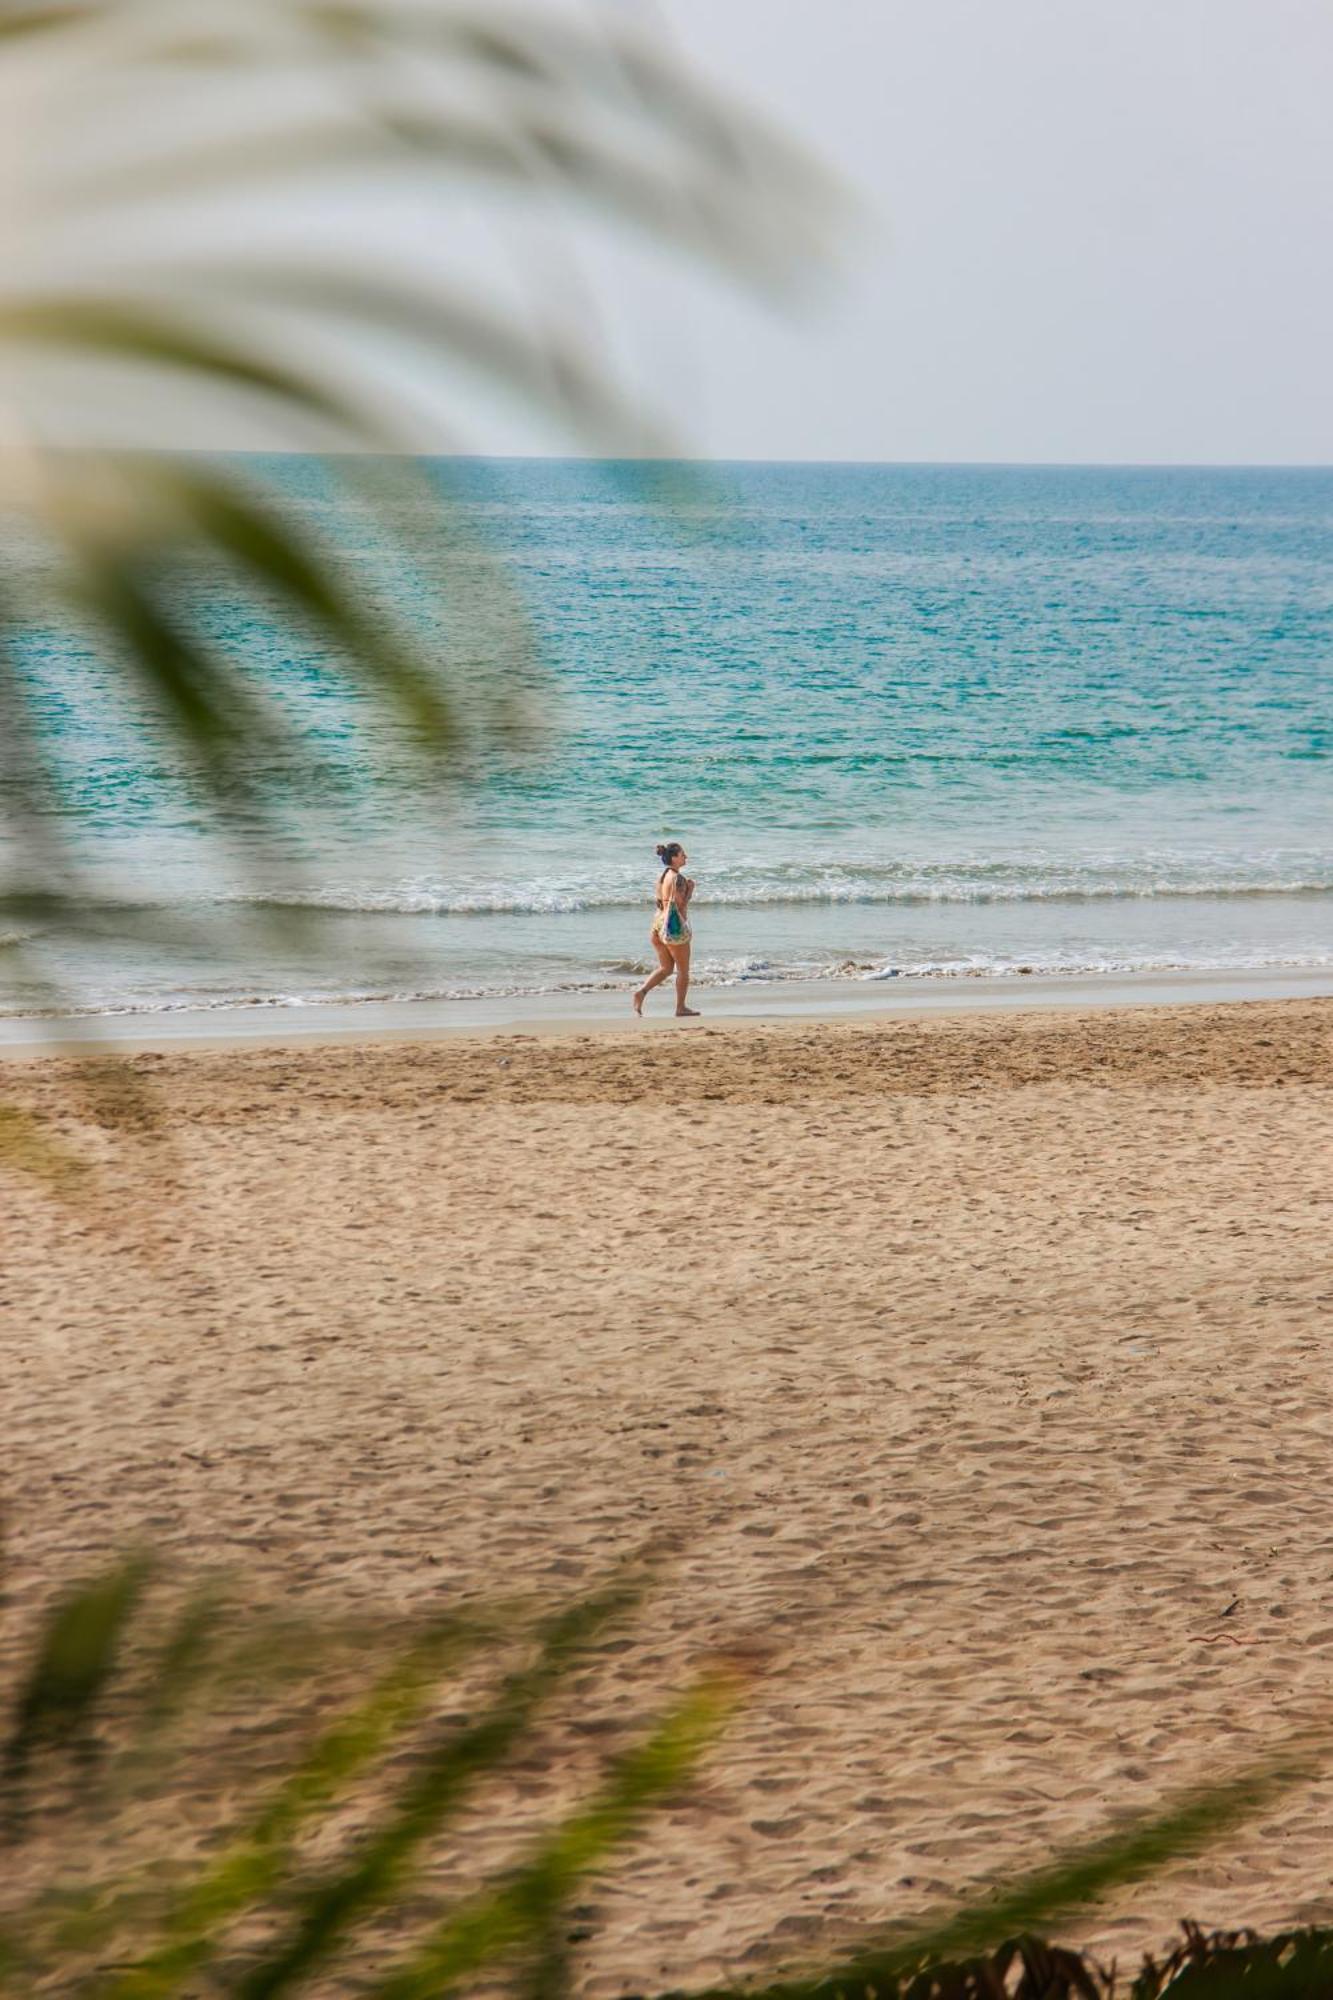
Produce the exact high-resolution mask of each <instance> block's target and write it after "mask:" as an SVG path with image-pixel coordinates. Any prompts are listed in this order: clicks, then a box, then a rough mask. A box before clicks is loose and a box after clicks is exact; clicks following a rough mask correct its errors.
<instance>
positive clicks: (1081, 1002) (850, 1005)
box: [0, 966, 1333, 1061]
mask: <svg viewBox="0 0 1333 2000" xmlns="http://www.w3.org/2000/svg"><path fill="white" fill-rule="evenodd" d="M630 992H631V988H630V986H629V984H628V982H627V983H626V987H625V991H624V993H623V995H622V994H620V993H618V992H617V993H608V992H606V991H597V992H577V993H561V994H555V993H553V994H515V995H510V996H500V995H497V996H486V997H483V998H478V999H470V1000H360V1001H346V1000H337V1001H317V1002H311V1003H309V1004H301V1005H286V1004H282V1003H276V1002H267V1001H255V1002H251V1003H249V1004H244V1005H238V1006H234V1007H233V1006H227V1007H208V1008H186V1007H182V1008H179V1009H174V1010H169V1011H167V1010H164V1011H162V1012H153V1013H148V1012H144V1013H124V1014H73V1015H58V1016H40V1015H13V1016H9V1017H5V1018H0V1061H5V1060H10V1061H25V1060H27V1061H31V1060H39V1059H43V1058H52V1057H61V1056H68V1057H71V1058H77V1057H79V1056H86V1055H105V1054H107V1053H113V1054H114V1053H121V1052H124V1053H131V1054H134V1053H153V1052H165V1051H168V1050H178V1049H181V1048H200V1049H229V1048H237V1047H245V1046H251V1047H259V1046H291V1045H299V1046H306V1047H313V1046H317V1045H321V1044H328V1045H331V1046H342V1045H346V1044H348V1043H356V1042H364V1043H368V1044H371V1043H380V1042H399V1041H403V1042H412V1041H421V1040H426V1041H433V1040H439V1039H450V1038H453V1037H455V1036H478V1035H482V1036H484V1035H505V1034H521V1035H525V1036H534V1035H535V1036H538V1037H541V1038H547V1037H559V1036H561V1035H580V1036H582V1035H588V1034H596V1035H608V1034H612V1035H613V1034H615V1033H617V1032H618V1031H619V1032H624V1033H625V1034H630V1035H635V1034H639V1035H641V1034H643V1033H645V1032H651V1031H652V1030H653V1029H661V1028H663V1027H670V1028H676V1027H677V1026H678V1025H679V1026H681V1027H685V1028H704V1027H710V1026H711V1027H746V1026H749V1027H757V1026H762V1025H765V1024H772V1023H775V1022H781V1021H799V1022H801V1023H804V1024H805V1025H806V1026H817V1025H827V1026H837V1025H840V1024H848V1023H854V1024H860V1025H863V1026H869V1025H873V1024H874V1023H876V1022H879V1021H891V1020H902V1021H922V1020H930V1019H935V1018H940V1017H945V1016H957V1015H968V1016H971V1015H976V1014H984V1013H1001V1014H1008V1013H1014V1012H1023V1013H1040V1012H1044V1011H1046V1010H1058V1011H1061V1012H1065V1011H1069V1010H1076V1009H1082V1010H1085V1011H1089V1012H1100V1011H1102V1010H1108V1011H1111V1010H1115V1011H1118V1010H1121V1009H1124V1008H1132V1007H1179V1006H1213V1005H1230V1004H1236V1003H1239V1002H1246V1001H1251V1002H1253V1001H1279V1000H1302V999H1306V1000H1313V999H1323V998H1328V997H1330V996H1333V967H1320V966H1311V967H1290V968H1282V969H1281V970H1258V971H1254V972H1246V971H1234V972H1233V971H1208V972H1145V973H1132V972H1131V973H1119V974H1100V973H1095V974H1078V975H1071V976H1067V977H1052V976H1048V975H1041V974H1037V975H1033V976H1031V977H1027V976H1018V975H1010V976H1007V977H1004V978H977V979H948V980H945V979H938V978H928V977H913V976H912V975H910V974H905V975H903V976H902V977H901V978H898V979H894V980H883V981H874V982H870V981H865V982H856V983H855V984H853V985H851V986H850V988H839V989H837V991H836V993H832V992H830V983H829V982H828V981H826V980H793V981H791V982H790V983H789V984H788V983H783V984H778V983H776V982H774V983H769V984H765V983H763V982H760V981H755V982H753V983H751V982H746V983H744V984H741V985H737V986H710V987H703V988H700V989H699V990H698V991H697V992H692V995H691V997H692V998H694V999H698V1000H700V1001H701V1002H702V1003H703V1005H702V1011H701V1013H700V1016H699V1018H698V1020H697V1021H692V1022H689V1023H681V1024H678V1023H677V1022H676V1019H675V1016H674V1015H673V1014H672V1013H671V1012H670V1011H669V1003H663V1004H661V1005H659V1007H658V1008H657V1009H656V1010H653V1009H651V1008H650V1009H649V1010H648V1012H647V1013H646V1014H645V1016H644V1018H643V1021H642V1023H640V1022H637V1021H635V1020H634V1018H633V1016H632V1014H631V1012H630V1004H629V1000H630Z"/></svg>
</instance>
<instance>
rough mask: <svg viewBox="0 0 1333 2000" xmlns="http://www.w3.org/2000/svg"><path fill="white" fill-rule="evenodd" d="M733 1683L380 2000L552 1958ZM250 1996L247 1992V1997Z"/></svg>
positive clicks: (668, 1723) (420, 1999)
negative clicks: (591, 1877)
mask: <svg viewBox="0 0 1333 2000" xmlns="http://www.w3.org/2000/svg"><path fill="white" fill-rule="evenodd" d="M735 1695H736V1688H735V1683H734V1681H733V1680H731V1679H730V1677H727V1676H723V1675H714V1676H711V1677H710V1678H707V1679H705V1680H703V1681H701V1682H700V1683H699V1685H698V1686H697V1687H696V1688H695V1689H694V1690H693V1691H692V1693H690V1694H689V1695H687V1696H686V1698H685V1699H684V1701H682V1702H681V1703H680V1704H679V1706H678V1707H677V1708H676V1709H674V1710H673V1711H672V1713H671V1714H669V1715H668V1716H667V1717H666V1719H665V1720H664V1721H663V1722H662V1723H661V1724H660V1725H659V1726H658V1728H657V1729H656V1730H655V1731H654V1732H653V1734H652V1735H651V1736H650V1737H649V1739H648V1740H647V1742H646V1743H642V1744H640V1745H638V1746H637V1747H636V1748H635V1749H633V1750H631V1751H629V1752H628V1753H627V1754H626V1755H625V1756H624V1757H622V1758H621V1759H620V1761H619V1763H618V1765H617V1766H616V1768H615V1770H614V1771H613V1772H612V1774H611V1776H610V1778H609V1779H608V1780H607V1782H606V1784H605V1786H604V1787H603V1789H602V1791H601V1793H600V1794H599V1796H598V1797H597V1798H595V1799H594V1800H593V1801H592V1803H591V1804H590V1805H588V1806H586V1807H584V1808H583V1809H582V1810H581V1811H577V1812H575V1813H573V1814H572V1815H571V1816H570V1818H569V1819H567V1820H566V1821H565V1823H564V1824H563V1825H562V1826H559V1827H557V1828H556V1830H555V1832H554V1833H552V1834H551V1835H550V1837H549V1838H548V1839H547V1840H546V1841H544V1842H543V1843H542V1844H541V1845H540V1846H539V1848H538V1849H537V1852H536V1853H535V1854H534V1855H533V1856H532V1857H531V1859H530V1860H528V1861H527V1862H525V1863H524V1864H522V1865H521V1866H520V1867H519V1868H518V1869H517V1870H516V1871H515V1873H514V1874H513V1876H512V1877H511V1878H510V1880H509V1881H508V1882H505V1883H502V1884H500V1885H499V1886H498V1887H497V1888H494V1889H492V1890H489V1891H487V1892H485V1893H483V1894H482V1895H480V1896H478V1897H477V1898H476V1899H475V1900H474V1901H472V1902H471V1903H469V1904H467V1905H465V1906H464V1908H462V1909H461V1910H458V1911H456V1912H454V1913H453V1914H452V1915H450V1916H448V1917H446V1918H445V1919H444V1921H443V1922H442V1923H441V1924H439V1925H438V1926H437V1928H436V1930H435V1932H434V1934H433V1936H432V1937H430V1938H429V1939H428V1940H427V1942H426V1944H425V1945H423V1946H422V1947H420V1948H419V1949H418V1951H417V1952H416V1953H414V1954H413V1956H412V1957H411V1958H410V1959H409V1960H408V1961H407V1963H406V1964H405V1965H403V1966H401V1967H400V1968H399V1969H398V1970H397V1971H396V1972H392V1973H390V1974H389V1976H388V1978H387V1979H384V1980H382V1981H381V1982H380V1983H379V1985H377V1986H375V1987H373V1988H372V1992H373V1993H374V1994H375V1996H376V2000H438V1996H443V1995H444V1994H446V1993H449V1992H452V1991H453V1989H454V1988H455V1987H456V1986H457V1985H458V1983H459V1981H460V1980H461V1979H464V1978H466V1977H467V1976H468V1975H469V1974H471V1973H474V1972H477V1971H479V1970H480V1969H481V1968H482V1967H494V1966H496V1965H501V1964H504V1963H505V1962H506V1961H508V1960H511V1959H512V1958H513V1956H514V1955H515V1953H516V1952H518V1951H520V1950H522V1949H523V1948H524V1947H525V1946H532V1945H534V1944H536V1945H537V1946H538V1947H539V1948H540V1947H542V1946H543V1945H545V1948H546V1949H547V1950H548V1951H549V1950H550V1949H551V1948H552V1947H551V1944H550V1943H549V1942H548V1940H550V1938H551V1935H552V1932H553V1929H554V1924H555V1920H556V1919H557V1918H558V1915H559V1913H560V1911H561V1910H562V1909H563V1907H564V1905H565V1904H566V1903H567V1901H568V1899H569V1896H570V1893H571V1891H572V1890H573V1889H574V1888H575V1886H576V1885H577V1884H578V1883H579V1882H580V1881H581V1880H582V1879H583V1878H584V1877H585V1876H587V1875H588V1874H589V1872H590V1871H591V1870H592V1869H594V1868H596V1867H597V1866H598V1865H599V1864H600V1863H601V1862H602V1861H604V1860H605V1859H606V1858H607V1856H608V1855H610V1854H611V1853H613V1852H614V1850H615V1849H616V1848H618V1847H619V1846H621V1845H622V1844H623V1842H624V1841H625V1840H626V1839H627V1838H628V1836H629V1835H630V1834H631V1833H632V1832H633V1831H634V1829H635V1827H636V1826H637V1825H638V1823H639V1820H640V1818H641V1816H642V1815H643V1814H644V1813H645V1812H646V1811H647V1810H648V1809H649V1808H650V1807H651V1806H653V1805H655V1804H658V1803H659V1802H660V1801H661V1800H662V1799H663V1798H664V1797H666V1796H667V1795H668V1794H669V1793H670V1792H672V1791H673V1790H675V1789H676V1788H677V1787H678V1786H679V1785H681V1784H682V1783H683V1782H684V1781H685V1779H686V1778H687V1777H688V1776H689V1775H690V1773H691V1772H692V1770H693V1769H694V1766H695V1764H696V1762H697V1760H698V1758H699V1756H700V1754H701V1753H702V1751H703V1750H704V1749H706V1748H707V1746H708V1744H709V1743H711V1742H712V1741H713V1740H714V1738H715V1737H716V1736H717V1734H718V1731H719V1730H720V1729H721V1727H722V1725H723V1723H724V1721H725V1719H726V1716H727V1713H728V1710H729V1709H730V1708H731V1706H732V1705H733V1703H734V1701H735ZM243 1991H244V1992H245V1993H246V1995H247V2000H248V1995H249V1989H248V1988H246V1989H243Z"/></svg>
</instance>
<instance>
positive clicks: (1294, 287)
mask: <svg viewBox="0 0 1333 2000" xmlns="http://www.w3.org/2000/svg"><path fill="white" fill-rule="evenodd" d="M653 12H654V13H655V15H656V17H657V18H658V20H659V21H660V22H661V23H662V24H663V25H664V26H665V28H666V29H667V30H668V32H669V33H670V35H671V36H672V38H673V39H674V40H675V42H676V43H677V45H678V47H679V48H680V49H681V51H682V52H683V53H685V54H687V55H688V56H690V57H692V58H693V59H694V61H695V62H697V63H698V64H700V65H701V66H702V67H703V68H704V70H705V71H706V72H707V73H708V74H709V75H710V76H711V77H712V78H713V80H714V81H716V82H718V83H720V84H722V85H724V86H729V87H731V88H732V89H734V90H735V91H737V92H738V93H739V94H741V95H742V96H743V97H744V98H745V99H747V100H748V101H749V102H750V103H752V104H753V105H755V106H756V107H757V108H759V109H761V110H763V111H764V112H766V113H768V114H769V115H770V116H772V117H774V118H776V120H777V121H778V122H779V123H780V124H782V125H783V126H784V127H785V128H786V129H787V130H788V131H789V132H791V133H793V134H794V135H796V136H798V137H799V138H801V139H803V140H804V141H805V142H806V144H807V145H808V146H809V147H810V148H811V149H812V150H813V151H814V152H815V153H816V154H817V155H818V156H820V157H821V158H823V159H824V160H825V161H827V162H829V163H830V164H831V165H832V166H833V167H834V168H835V169H836V170H837V171H838V172H839V173H840V174H841V175H842V176H843V177H844V178H845V180H846V181H847V182H848V183H849V185H850V186H851V188H852V189H854V190H855V191H856V194H857V197H858V205H859V208H860V214H859V215H858V219H857V221H856V223H855V225H854V226H852V227H849V228H848V229H847V230H846V231H845V232H844V237H843V241H842V243H841V246H840V255H839V260H838V270H837V272H836V274H834V273H831V274H827V275H825V276H824V277H822V278H821V279H820V281H819V283H818V284H817V286H816V287H815V288H814V289H815V291H816V293H817V297H816V298H814V299H813V300H811V301H810V302H809V303H808V304H807V305H806V307H805V308H804V309H803V310H802V312H801V313H800V315H799V316H798V317H796V318H793V317H791V316H789V315H788V316H784V315H778V314H773V313H771V312H768V311H765V310H764V309H762V308H760V307H758V306H756V305H755V304H754V303H753V301H750V300H747V299H744V298H742V297H740V296H738V295H735V294H732V293H729V292H728V291H727V290H726V289H725V288H724V287H722V286H721V285H720V284H719V283H716V282H713V281H704V280H701V279H699V278H698V277H697V276H695V275H693V274H691V273H689V272H688V271H686V270H684V269H682V268H681V267H679V266H674V267H672V268H670V269H669V270H668V268H667V267H666V266H665V265H663V264H662V263H661V262H660V260H655V259H653V258H651V257H647V256H640V255H638V254H637V253H630V252H626V251H623V250H616V251H614V252H609V253H606V254H605V255H603V254H602V253H600V252H593V253H592V254H591V256H590V258H589V261H588V271H589V283H590V286H591V289H592V291H593V293H594V295H596V296H597V297H599V298H600V299H601V300H602V302H603V309H604V311H605V312H606V313H607V314H608V316H609V319H610V321H611V325H612V335H611V337H612V342H613V346H614V347H615V350H616V351H617V352H618V353H620V354H621V355H622V358H623V359H624V360H625V361H626V363H627V365H628V367H629V369H630V372H631V374H632V375H633V377H634V379H635V381H636V382H637V383H638V384H639V385H640V387H641V390H642V392H643V393H644V394H645V395H647V396H648V397H650V398H651V399H652V400H653V401H654V402H655V403H656V404H657V406H658V407H659V408H661V409H663V410H664V413H665V415H666V417H667V419H668V420H669V422H670V423H671V424H672V425H673V426H674V427H675V428H676V429H677V430H678V431H679V432H681V433H682V434H683V436H684V438H685V440H686V442H687V444H688V448H689V449H691V450H693V451H697V452H699V453H701V454H703V455H707V456H715V457H722V458H815V459H841V458H853V459H898V460H965V461H981V460H991V461H1001V462H1008V461H1022V462H1038V463H1042V462H1056V463H1075V462H1101V463H1108V462H1109V463H1119V462H1129V463H1145V462H1156V463H1163V462H1164V463H1259V464H1285V463H1294V464H1300V463H1317V464H1328V463H1333V367H1331V366H1330V357H1333V117H1331V116H1330V105H1333V7H1331V6H1329V5H1328V0H818V4H817V5H814V4H811V0H657V4H656V5H655V7H654V8H653ZM495 435H496V437H497V442H499V443H501V444H507V445H508V446H509V447H510V448H522V445H523V443H524V442H525V436H524V433H523V432H522V431H521V430H520V431H518V432H517V433H515V432H505V433H497V434H495Z"/></svg>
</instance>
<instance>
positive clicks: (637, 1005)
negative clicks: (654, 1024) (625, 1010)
mask: <svg viewBox="0 0 1333 2000" xmlns="http://www.w3.org/2000/svg"><path fill="white" fill-rule="evenodd" d="M634 1011H635V1013H636V1014H637V1015H639V1017H640V1018H641V1019H642V1016H643V991H642V989H640V990H639V992H637V993H636V994H635V995H634Z"/></svg>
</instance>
